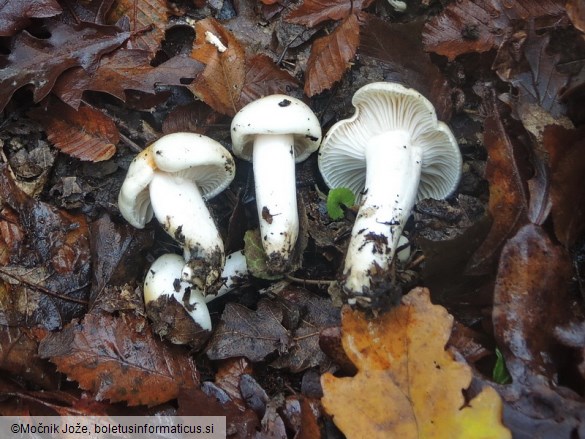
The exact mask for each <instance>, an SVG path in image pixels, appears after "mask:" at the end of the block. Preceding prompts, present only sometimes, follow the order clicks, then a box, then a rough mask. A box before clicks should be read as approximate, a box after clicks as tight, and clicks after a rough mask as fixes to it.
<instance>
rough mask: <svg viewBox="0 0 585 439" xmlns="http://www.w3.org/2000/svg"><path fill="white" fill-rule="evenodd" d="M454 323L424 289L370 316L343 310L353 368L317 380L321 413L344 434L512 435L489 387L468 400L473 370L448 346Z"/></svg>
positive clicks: (457, 436)
mask: <svg viewBox="0 0 585 439" xmlns="http://www.w3.org/2000/svg"><path fill="white" fill-rule="evenodd" d="M452 323H453V318H452V316H450V315H449V314H448V313H447V311H446V310H445V309H444V308H443V307H441V306H436V305H433V304H431V302H430V299H429V292H428V290H426V289H422V288H417V289H414V290H412V291H411V292H410V293H409V294H408V295H406V296H405V297H404V298H403V299H402V303H401V304H400V305H399V306H398V307H396V308H394V309H392V310H390V311H389V312H387V313H385V314H383V315H380V316H378V317H377V318H375V319H373V320H368V319H367V318H366V317H365V316H364V315H363V314H362V313H360V312H358V311H352V310H351V309H349V308H345V309H344V311H343V314H342V327H343V346H344V349H345V351H346V352H347V354H348V356H349V357H350V359H351V360H352V361H353V362H354V363H355V365H356V366H357V368H358V373H357V374H356V375H355V376H354V377H349V378H336V377H334V376H333V375H331V374H329V373H327V374H324V375H323V376H322V377H321V384H322V386H323V393H324V397H323V400H322V402H323V405H324V407H325V410H326V411H327V412H328V413H329V414H331V415H332V416H333V421H334V422H335V424H336V425H337V426H338V427H339V428H340V429H341V431H342V432H343V433H344V434H345V435H346V437H348V438H354V437H355V438H358V437H381V436H384V437H426V438H435V437H450V438H487V437H489V438H510V437H511V434H510V432H509V431H508V430H507V429H506V428H505V427H504V426H503V425H502V423H501V416H502V402H501V400H500V397H499V396H498V394H497V393H496V391H495V390H494V389H492V388H491V387H486V388H484V389H483V390H482V392H481V393H480V394H479V395H478V396H476V397H475V398H474V399H472V400H471V401H469V403H468V404H465V401H464V398H463V394H462V393H461V391H462V390H463V389H465V388H467V387H468V386H469V384H470V382H471V369H470V368H469V367H468V366H467V365H466V364H463V363H459V362H457V361H455V360H454V359H453V356H452V355H451V354H450V353H449V352H447V351H445V345H446V343H447V341H448V339H449V334H450V332H451V326H452Z"/></svg>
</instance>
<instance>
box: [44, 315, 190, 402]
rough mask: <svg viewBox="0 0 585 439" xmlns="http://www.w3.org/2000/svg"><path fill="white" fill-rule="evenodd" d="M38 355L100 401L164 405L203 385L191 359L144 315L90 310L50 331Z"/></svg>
mask: <svg viewBox="0 0 585 439" xmlns="http://www.w3.org/2000/svg"><path fill="white" fill-rule="evenodd" d="M39 355H40V356H41V357H42V358H49V359H50V360H51V362H53V363H55V364H56V365H57V369H58V370H59V371H60V372H62V373H64V374H65V375H67V378H69V379H70V380H74V381H77V382H78V383H79V387H81V388H82V389H84V390H88V391H90V392H91V393H92V394H93V395H94V397H95V398H96V399H97V400H103V399H109V400H110V401H111V402H118V401H125V402H127V403H128V405H131V406H133V405H139V404H144V405H148V406H153V405H156V404H161V403H163V402H166V401H170V400H171V399H174V398H176V397H177V396H178V395H179V391H180V390H181V389H193V388H195V387H197V386H198V385H199V376H198V373H197V371H196V370H195V365H194V363H193V360H192V358H191V357H190V356H189V355H187V353H186V352H185V351H183V350H181V349H175V348H174V347H169V346H168V345H167V344H165V343H163V342H161V341H160V340H159V339H157V338H155V337H154V336H153V334H152V332H151V330H150V328H149V326H148V324H147V322H146V320H144V319H143V318H141V317H136V316H134V315H130V314H129V315H126V314H123V315H121V316H119V317H114V316H112V315H110V314H101V313H100V314H92V313H90V314H86V316H85V317H84V319H83V321H81V322H72V323H71V324H69V325H68V326H67V327H65V328H64V329H63V330H61V331H60V332H56V333H52V334H49V335H48V336H47V337H46V338H45V339H44V340H43V341H42V342H41V344H40V346H39Z"/></svg>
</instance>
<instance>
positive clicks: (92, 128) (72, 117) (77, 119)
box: [31, 100, 120, 162]
mask: <svg viewBox="0 0 585 439" xmlns="http://www.w3.org/2000/svg"><path fill="white" fill-rule="evenodd" d="M31 115H33V116H34V118H35V119H37V120H38V121H39V122H41V123H42V124H43V126H44V128H45V131H46V132H47V139H48V140H49V142H51V143H52V144H53V145H54V146H55V147H56V148H57V149H59V150H60V151H61V152H63V153H65V154H67V155H70V156H72V157H75V158H77V159H80V160H83V161H90V162H101V161H103V160H108V159H110V158H112V156H113V155H114V154H115V153H116V144H117V143H118V142H119V141H120V133H119V132H118V128H117V127H116V124H114V121H113V120H112V119H110V118H109V117H108V116H106V115H105V114H104V113H102V112H100V111H98V110H96V109H93V108H91V107H87V106H82V107H79V109H78V110H77V111H76V110H74V109H73V108H71V107H69V106H67V105H65V104H63V103H62V102H60V101H57V100H54V101H51V102H50V104H49V105H48V106H47V109H46V111H43V110H41V109H37V111H34V112H32V113H31Z"/></svg>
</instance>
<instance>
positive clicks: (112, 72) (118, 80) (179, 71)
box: [53, 49, 203, 109]
mask: <svg viewBox="0 0 585 439" xmlns="http://www.w3.org/2000/svg"><path fill="white" fill-rule="evenodd" d="M149 56H150V53H149V52H148V51H145V50H138V49H134V50H116V51H115V52H113V53H111V54H109V55H106V56H104V57H103V58H102V59H101V61H100V65H99V67H98V68H97V70H96V71H95V72H93V73H92V74H91V75H90V74H88V73H87V72H86V71H85V70H83V69H81V68H74V69H70V70H68V71H67V72H65V73H63V75H61V76H60V77H59V79H58V80H57V82H56V84H55V88H54V89H53V92H54V93H55V94H56V95H57V96H59V99H61V100H62V101H63V102H65V103H66V104H68V105H70V106H71V107H73V108H76V109H77V108H78V107H79V105H80V104H81V99H82V96H83V92H84V91H86V90H91V91H101V92H104V93H108V94H110V95H112V96H115V97H117V98H118V99H120V100H121V101H123V102H126V101H127V98H128V96H127V92H128V91H129V90H136V91H140V92H143V93H149V94H154V93H155V87H156V86H157V85H185V83H184V82H183V80H185V81H187V80H190V79H193V78H195V77H196V76H197V75H198V74H199V73H200V72H201V71H202V70H203V65H202V64H201V63H200V62H198V61H196V60H194V59H192V58H190V57H187V56H174V57H173V58H171V59H169V60H168V61H165V62H164V63H162V64H159V65H158V66H156V67H152V66H151V65H150V61H149Z"/></svg>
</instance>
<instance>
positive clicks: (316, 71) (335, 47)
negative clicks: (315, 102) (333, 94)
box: [304, 14, 360, 97]
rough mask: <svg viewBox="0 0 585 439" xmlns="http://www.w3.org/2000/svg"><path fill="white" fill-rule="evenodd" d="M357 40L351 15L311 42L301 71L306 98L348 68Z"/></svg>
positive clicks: (356, 29)
mask: <svg viewBox="0 0 585 439" xmlns="http://www.w3.org/2000/svg"><path fill="white" fill-rule="evenodd" d="M359 42H360V25H359V23H358V19H357V16H356V15H355V14H351V15H350V16H349V17H347V18H346V19H345V20H343V21H342V22H341V23H340V24H339V25H338V26H337V27H336V28H335V30H334V31H333V32H332V33H331V34H329V35H327V36H325V37H321V38H319V39H318V40H316V41H315V42H314V43H313V46H312V47H311V55H310V56H309V60H308V61H307V69H306V71H305V87H304V89H305V94H306V95H307V96H309V97H311V96H314V95H316V94H319V93H321V92H322V91H324V90H328V89H329V88H331V86H332V85H333V84H334V83H335V82H337V81H339V80H340V79H341V77H342V76H343V74H344V73H345V71H346V70H347V69H348V68H349V62H350V61H351V60H352V59H353V57H354V56H355V53H356V51H357V47H358V44H359Z"/></svg>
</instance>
